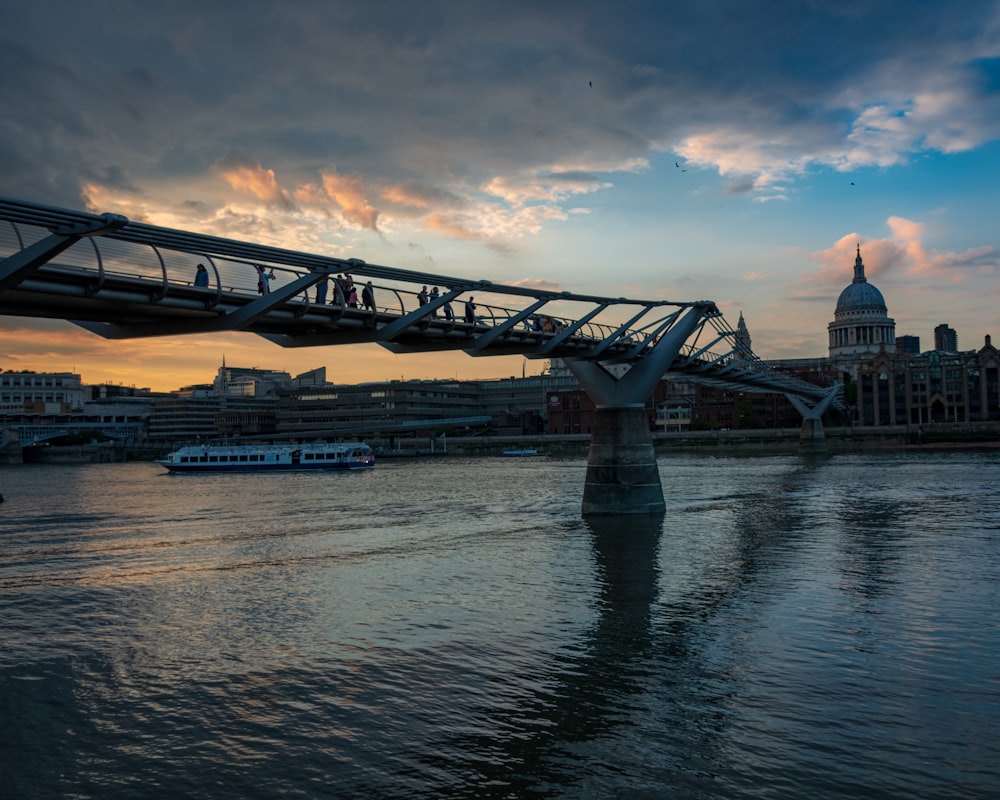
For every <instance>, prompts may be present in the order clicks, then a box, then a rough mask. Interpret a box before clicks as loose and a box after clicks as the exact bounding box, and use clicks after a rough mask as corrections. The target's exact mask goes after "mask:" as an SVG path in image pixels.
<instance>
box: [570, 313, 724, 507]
mask: <svg viewBox="0 0 1000 800" xmlns="http://www.w3.org/2000/svg"><path fill="white" fill-rule="evenodd" d="M710 311H714V306H706V307H702V306H695V307H693V308H691V309H690V310H689V311H688V312H687V313H686V314H685V315H684V317H683V318H681V319H680V320H678V321H677V322H675V323H674V325H673V326H672V327H671V328H670V330H668V331H667V332H666V333H664V335H663V336H662V337H661V338H660V339H659V341H658V342H657V343H656V345H655V347H654V348H653V349H652V351H651V352H650V353H649V354H648V355H647V356H645V357H644V358H643V359H642V360H640V361H638V362H637V363H635V364H633V365H632V368H631V369H630V370H629V371H628V372H626V373H625V374H624V375H623V376H622V377H620V378H616V377H615V376H613V375H612V374H611V373H610V372H608V371H607V370H606V369H605V368H604V367H602V366H601V365H600V364H598V363H595V362H592V361H581V360H577V359H566V366H567V367H569V369H570V370H571V371H572V372H573V374H574V375H575V376H576V378H577V380H579V381H580V384H581V385H582V386H583V388H584V389H585V390H586V392H587V394H588V395H590V398H591V399H592V400H593V401H594V403H595V405H596V406H597V411H596V413H595V415H594V430H593V431H592V433H591V436H590V453H589V455H588V457H587V480H586V484H585V485H584V488H583V513H584V514H658V513H663V512H664V511H665V510H666V503H665V502H664V500H663V487H662V485H661V484H660V471H659V469H658V468H657V466H656V453H655V452H654V450H653V436H652V434H651V433H650V431H649V422H648V421H647V419H646V414H645V412H644V410H643V409H644V408H645V405H646V400H647V399H648V398H649V396H650V395H651V394H652V393H653V389H655V388H656V384H657V382H658V381H659V380H660V378H661V377H663V373H664V372H666V371H667V369H668V367H669V366H670V364H671V362H673V360H674V359H675V358H676V357H677V354H678V353H679V352H680V349H681V347H682V346H683V345H684V342H685V341H687V338H688V337H689V336H690V335H691V334H692V333H693V332H694V331H695V329H697V327H698V326H699V325H700V324H701V322H702V320H703V318H704V317H705V316H707V315H708V313H709V312H710Z"/></svg>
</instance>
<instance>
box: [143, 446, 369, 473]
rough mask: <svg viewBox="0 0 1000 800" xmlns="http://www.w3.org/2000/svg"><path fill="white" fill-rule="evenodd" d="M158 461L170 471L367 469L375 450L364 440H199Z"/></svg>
mask: <svg viewBox="0 0 1000 800" xmlns="http://www.w3.org/2000/svg"><path fill="white" fill-rule="evenodd" d="M157 463H158V464H161V465H162V466H164V467H166V468H167V469H168V470H170V471H171V472H251V471H253V472H257V471H260V470H303V469H347V470H357V469H368V468H370V467H374V466H375V454H374V453H373V452H372V449H371V448H370V447H369V446H368V445H367V444H365V443H364V442H332V443H331V442H312V443H310V444H196V445H189V446H187V447H182V448H181V449H180V450H175V451H174V452H173V453H170V454H169V455H168V456H167V457H166V458H161V459H158V460H157Z"/></svg>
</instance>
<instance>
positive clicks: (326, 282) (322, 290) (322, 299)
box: [316, 275, 330, 306]
mask: <svg viewBox="0 0 1000 800" xmlns="http://www.w3.org/2000/svg"><path fill="white" fill-rule="evenodd" d="M329 288H330V276H329V275H324V276H323V280H321V281H320V282H319V283H317V284H316V305H318V306H322V305H325V304H326V292H327V290H328V289H329Z"/></svg>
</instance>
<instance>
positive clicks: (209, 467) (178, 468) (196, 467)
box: [156, 461, 375, 473]
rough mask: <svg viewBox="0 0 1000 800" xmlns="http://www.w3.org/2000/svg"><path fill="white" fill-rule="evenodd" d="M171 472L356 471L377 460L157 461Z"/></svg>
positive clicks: (370, 465) (371, 465) (366, 467)
mask: <svg viewBox="0 0 1000 800" xmlns="http://www.w3.org/2000/svg"><path fill="white" fill-rule="evenodd" d="M156 463H157V464H159V465H160V466H162V467H165V468H166V469H168V470H169V471H170V472H201V473H205V472H331V471H333V472H356V471H358V470H363V469H371V468H372V467H374V466H375V462H374V461H372V462H371V463H362V462H358V463H356V464H170V463H168V462H166V461H157V462H156Z"/></svg>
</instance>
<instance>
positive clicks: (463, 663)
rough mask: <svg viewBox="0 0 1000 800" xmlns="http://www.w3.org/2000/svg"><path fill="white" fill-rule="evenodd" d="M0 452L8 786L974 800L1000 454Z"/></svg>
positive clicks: (998, 783) (80, 794)
mask: <svg viewBox="0 0 1000 800" xmlns="http://www.w3.org/2000/svg"><path fill="white" fill-rule="evenodd" d="M585 469H586V464H585V461H584V460H582V459H573V460H554V459H547V458H523V459H511V458H506V459H504V458H495V459H490V458H483V459H475V460H472V459H459V458H453V457H448V458H441V459H435V460H429V461H420V462H417V461H408V462H382V463H380V464H379V466H378V467H377V468H376V469H375V470H372V471H369V472H366V473H362V474H315V473H313V474H307V473H289V474H276V475H215V476H213V475H202V476H171V475H168V474H166V473H164V472H163V471H162V470H161V469H160V468H159V467H158V466H157V465H155V464H147V463H133V464H101V465H86V466H42V465H38V466H23V467H0V492H2V494H3V495H4V496H5V498H6V502H5V503H3V505H2V506H0V624H2V627H0V723H2V724H0V797H2V798H4V800H14V799H15V798H44V797H67V798H102V799H103V798H158V797H164V798H167V797H169V798H200V797H206V798H272V797H278V796H281V797H291V798H296V797H302V798H313V797H318V798H354V797H365V798H376V797H380V798H452V797H454V798H466V797H497V798H508V797H509V798H520V797H566V798H591V797H592V798H608V797H621V798H665V797H670V798H736V797H752V798H790V797H815V798H911V797H924V798H952V797H953V798H977V797H981V798H987V797H989V798H995V797H997V796H1000V666H998V663H1000V662H998V655H1000V617H998V610H997V609H998V600H1000V496H998V492H997V478H998V476H1000V453H978V454H974V453H938V454H930V455H926V454H921V455H910V454H878V455H857V456H850V455H837V456H833V457H830V458H829V459H825V460H819V461H804V460H802V459H800V458H797V457H767V458H752V457H745V458H719V457H700V456H690V457H687V456H671V457H667V458H663V459H661V461H660V473H661V476H662V481H663V486H664V492H665V494H666V500H667V506H668V511H667V513H666V514H665V515H664V516H663V517H662V518H660V517H657V518H654V519H653V520H646V519H645V518H640V519H630V518H621V519H612V520H600V519H587V520H585V519H583V518H582V517H581V515H580V502H581V497H582V489H583V482H584V476H585Z"/></svg>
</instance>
